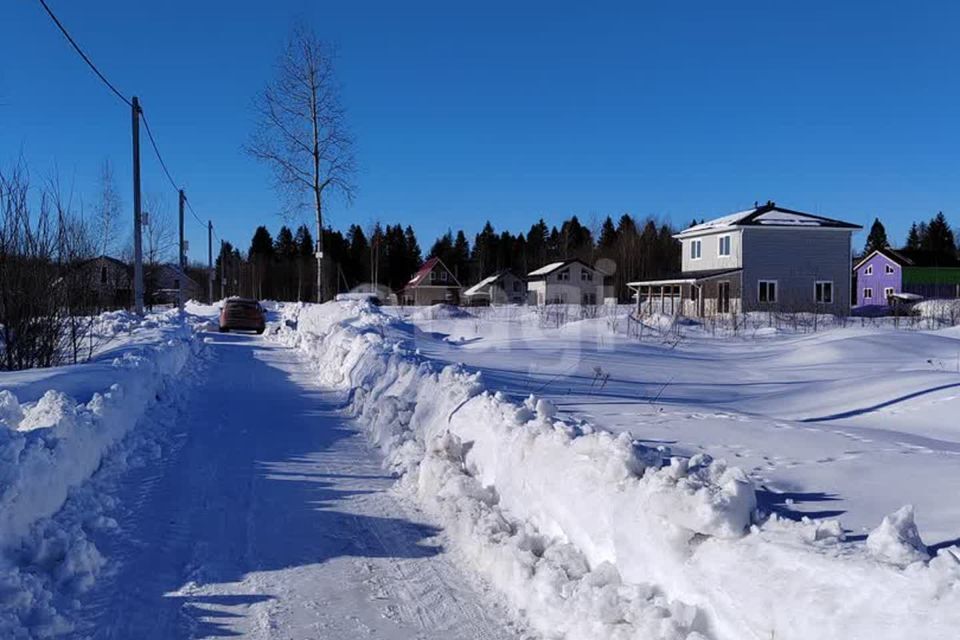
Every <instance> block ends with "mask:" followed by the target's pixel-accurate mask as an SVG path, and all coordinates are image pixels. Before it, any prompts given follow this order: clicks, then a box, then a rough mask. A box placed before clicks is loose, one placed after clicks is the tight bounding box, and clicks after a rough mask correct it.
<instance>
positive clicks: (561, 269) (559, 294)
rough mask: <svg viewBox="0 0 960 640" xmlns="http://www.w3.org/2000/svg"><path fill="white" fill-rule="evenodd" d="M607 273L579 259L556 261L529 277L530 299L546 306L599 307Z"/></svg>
mask: <svg viewBox="0 0 960 640" xmlns="http://www.w3.org/2000/svg"><path fill="white" fill-rule="evenodd" d="M606 277H607V274H605V273H603V272H602V271H600V270H598V269H596V268H594V267H591V266H590V265H588V264H587V263H586V262H583V261H582V260H579V259H576V258H574V259H571V260H564V261H562V262H554V263H552V264H548V265H546V266H543V267H540V268H539V269H536V270H535V271H531V272H530V273H528V274H527V288H528V290H529V292H530V300H531V302H534V303H535V304H537V305H545V304H584V305H591V304H600V303H602V302H603V299H604V297H605V296H604V292H605V291H606V287H605V284H606V282H605V280H606Z"/></svg>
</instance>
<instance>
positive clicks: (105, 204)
mask: <svg viewBox="0 0 960 640" xmlns="http://www.w3.org/2000/svg"><path fill="white" fill-rule="evenodd" d="M99 196H100V199H99V202H98V203H97V211H96V226H97V229H96V232H97V235H98V236H99V237H98V238H97V242H98V247H97V250H98V251H99V253H100V255H109V254H110V253H111V252H112V251H114V250H115V249H116V248H117V247H116V240H117V233H118V232H119V230H120V215H121V208H122V204H121V200H120V194H119V192H118V191H117V185H116V182H115V181H114V179H113V166H112V165H111V164H110V160H104V161H103V164H102V165H101V167H100V194H99Z"/></svg>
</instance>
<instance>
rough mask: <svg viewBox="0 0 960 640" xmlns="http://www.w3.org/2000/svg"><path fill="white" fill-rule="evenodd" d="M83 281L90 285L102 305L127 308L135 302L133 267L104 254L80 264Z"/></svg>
mask: <svg viewBox="0 0 960 640" xmlns="http://www.w3.org/2000/svg"><path fill="white" fill-rule="evenodd" d="M80 269H81V273H82V281H83V282H85V283H86V284H87V286H89V287H90V288H91V289H92V290H93V292H94V294H95V296H96V298H97V301H98V303H99V304H100V306H102V307H104V308H125V307H129V306H130V305H131V304H132V303H133V267H131V266H130V265H128V264H127V263H125V262H123V261H121V260H117V259H116V258H112V257H110V256H106V255H102V256H98V257H96V258H91V259H90V260H87V261H85V262H83V263H81V265H80Z"/></svg>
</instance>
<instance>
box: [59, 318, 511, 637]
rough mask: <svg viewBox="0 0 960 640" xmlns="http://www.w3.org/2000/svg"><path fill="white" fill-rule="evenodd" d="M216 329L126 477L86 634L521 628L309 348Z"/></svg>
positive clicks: (399, 633)
mask: <svg viewBox="0 0 960 640" xmlns="http://www.w3.org/2000/svg"><path fill="white" fill-rule="evenodd" d="M209 341H210V342H211V344H210V350H211V352H212V360H213V362H212V363H211V366H210V367H209V369H208V373H207V377H206V380H205V381H204V382H202V383H201V384H200V385H198V386H197V387H196V388H195V389H194V390H193V391H192V392H191V395H190V403H189V405H188V407H189V410H188V412H186V413H184V414H183V415H182V416H177V415H176V413H175V412H173V411H167V412H159V413H158V415H157V416H156V419H157V420H158V421H164V420H166V421H167V422H168V424H167V425H166V428H167V429H168V430H169V431H168V432H167V435H166V437H165V440H164V446H165V455H164V457H163V459H162V460H160V461H155V462H153V463H152V464H148V465H147V466H146V467H142V468H140V469H134V470H131V471H130V472H128V473H127V474H126V475H125V477H124V478H123V483H122V484H121V485H120V487H119V488H118V489H117V492H116V496H115V498H116V500H117V501H118V506H117V508H116V512H117V513H118V514H122V516H121V519H122V523H121V526H120V527H119V528H118V530H116V531H114V532H112V533H109V534H104V536H102V538H103V539H102V540H98V545H99V546H100V548H101V551H102V552H103V553H104V555H106V556H107V559H108V561H109V567H110V568H109V571H108V572H107V575H104V576H102V578H101V580H100V582H99V583H98V585H97V586H96V588H95V589H94V590H93V592H91V593H90V594H88V595H87V597H85V598H84V599H83V601H82V602H81V605H82V608H81V610H80V612H79V615H78V616H77V620H78V622H79V623H80V624H79V625H78V634H77V635H76V637H84V638H92V639H98V640H99V639H101V638H103V639H113V638H132V637H136V638H141V639H144V640H150V639H151V638H164V639H166V638H193V637H218V636H227V635H239V636H243V637H252V638H264V639H268V638H317V637H329V638H338V639H339V638H343V639H347V638H356V637H364V638H367V637H375V638H385V639H388V640H399V639H401V638H423V639H436V640H440V639H441V638H442V639H443V640H448V639H449V640H456V639H458V638H459V639H462V640H466V639H468V638H469V639H471V640H472V639H478V640H501V639H504V640H505V639H507V638H513V637H517V632H516V631H515V630H514V629H513V628H512V627H511V626H510V624H509V623H504V622H503V621H502V620H501V619H502V618H505V617H506V616H505V613H504V609H502V608H501V605H500V604H499V601H498V600H497V599H496V596H494V595H492V594H490V593H487V592H486V589H485V588H484V587H483V586H482V585H480V584H479V583H476V582H474V581H473V580H474V578H468V577H467V576H465V575H464V574H463V573H462V572H461V570H460V569H459V568H458V567H457V566H456V564H455V563H454V562H453V561H452V560H451V559H450V558H449V556H448V555H447V554H446V553H445V552H444V550H443V549H442V540H443V538H442V535H439V532H438V531H437V530H436V529H433V528H432V527H430V526H429V525H426V524H424V523H423V522H422V518H420V517H419V516H418V515H417V514H416V513H415V512H414V510H413V509H412V508H411V507H410V506H409V505H406V504H404V503H403V502H402V501H401V500H400V499H398V498H397V497H396V496H395V495H394V494H393V493H392V492H391V491H390V489H391V487H392V486H393V483H394V479H393V478H392V477H390V476H388V475H387V474H385V473H384V472H383V470H382V468H381V464H380V457H379V455H378V454H377V453H376V452H375V451H374V450H373V449H372V448H371V447H370V445H369V444H367V442H366V440H365V439H364V438H363V436H362V435H361V434H360V433H359V431H358V430H357V429H356V428H355V427H353V426H352V425H351V424H349V423H348V422H346V421H345V420H344V419H343V417H342V416H341V415H340V414H339V413H338V406H339V402H338V398H336V397H335V396H333V395H332V394H330V393H326V392H323V391H322V390H321V389H318V388H317V387H316V386H315V385H314V383H313V382H312V376H311V374H310V372H309V368H308V367H307V365H306V364H305V363H303V362H302V361H301V360H300V356H299V355H298V354H297V352H296V351H294V350H291V349H286V348H283V347H280V346H278V345H273V344H271V343H264V342H263V341H262V340H260V339H259V338H252V337H243V336H234V335H228V336H213V337H212V338H210V339H209ZM81 630H82V632H81Z"/></svg>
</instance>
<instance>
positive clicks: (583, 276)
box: [580, 269, 593, 282]
mask: <svg viewBox="0 0 960 640" xmlns="http://www.w3.org/2000/svg"><path fill="white" fill-rule="evenodd" d="M580 282H593V274H592V273H590V272H589V271H587V270H586V269H581V270H580Z"/></svg>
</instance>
